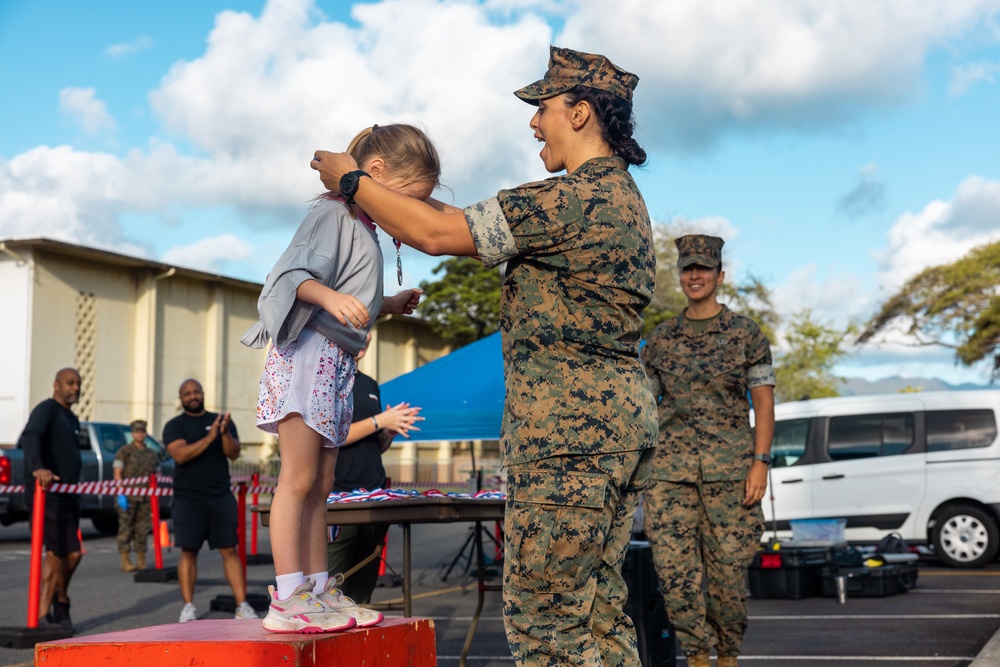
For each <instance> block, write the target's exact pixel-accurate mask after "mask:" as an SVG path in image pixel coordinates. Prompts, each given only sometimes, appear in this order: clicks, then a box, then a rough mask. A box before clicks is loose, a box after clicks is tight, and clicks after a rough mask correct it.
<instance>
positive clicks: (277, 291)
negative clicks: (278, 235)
mask: <svg viewBox="0 0 1000 667" xmlns="http://www.w3.org/2000/svg"><path fill="white" fill-rule="evenodd" d="M306 280H316V281H317V282H319V283H321V284H323V285H326V286H327V287H329V288H330V289H332V290H336V291H337V292H341V293H344V294H350V295H351V296H353V297H355V298H356V299H357V300H358V301H360V302H361V303H362V304H364V306H365V308H367V309H368V314H369V315H370V319H369V323H372V322H374V321H375V318H377V317H378V314H379V311H381V309H382V287H383V285H382V248H381V246H379V243H378V237H377V235H376V233H375V231H374V230H372V229H369V228H368V227H367V226H366V225H365V223H364V222H362V221H361V220H357V219H355V218H353V217H352V216H351V214H350V212H349V211H348V209H347V206H346V205H345V204H344V203H343V202H342V201H340V200H338V199H320V200H318V201H317V202H316V203H315V204H314V205H313V207H312V209H310V211H309V213H308V214H307V215H306V218H305V220H303V221H302V224H300V225H299V228H298V229H297V230H296V232H295V236H293V237H292V241H291V243H289V244H288V249H287V250H285V252H284V253H282V255H281V257H280V258H278V262H277V263H276V264H275V265H274V268H273V269H271V273H269V274H268V276H267V280H266V281H265V282H264V289H263V290H261V293H260V298H259V299H258V300H257V312H258V313H259V314H260V321H258V322H257V324H255V325H254V326H253V327H251V328H250V330H249V331H247V332H246V334H244V336H243V338H242V339H240V342H242V343H243V344H244V345H246V346H248V347H254V348H263V347H265V346H266V345H267V341H268V339H271V340H273V341H274V344H275V345H277V346H278V347H284V346H285V345H288V344H289V343H291V342H292V341H294V340H295V339H296V338H297V337H298V335H299V334H300V333H302V329H303V328H304V327H306V326H308V327H309V328H311V329H314V330H316V331H317V332H318V333H320V334H322V335H323V336H325V337H326V338H327V339H329V340H330V341H332V342H334V343H336V344H337V345H339V346H340V347H342V348H343V349H344V350H346V351H347V352H348V353H349V354H351V355H352V356H357V355H358V354H359V353H360V352H361V350H362V349H364V347H365V338H366V337H367V334H368V329H369V328H370V325H369V326H368V327H362V328H355V327H354V326H352V325H344V324H341V323H340V322H339V321H337V319H336V318H335V317H333V316H332V315H330V314H329V313H328V312H326V311H325V310H323V309H322V308H320V307H319V306H317V305H315V304H312V303H307V302H305V301H301V300H299V299H297V298H296V297H295V293H296V290H297V289H298V287H299V285H301V284H302V283H303V282H305V281H306Z"/></svg>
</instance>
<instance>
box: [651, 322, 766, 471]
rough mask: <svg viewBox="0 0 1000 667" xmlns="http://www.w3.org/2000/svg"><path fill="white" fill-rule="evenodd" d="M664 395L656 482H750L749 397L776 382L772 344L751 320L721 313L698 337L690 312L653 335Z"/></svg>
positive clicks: (659, 391)
mask: <svg viewBox="0 0 1000 667" xmlns="http://www.w3.org/2000/svg"><path fill="white" fill-rule="evenodd" d="M642 361H643V364H644V365H645V368H646V373H647V374H648V375H649V378H650V388H651V389H652V391H653V393H655V394H656V395H657V396H659V397H661V398H660V400H659V407H658V412H659V417H660V437H659V440H658V442H657V446H656V458H655V459H654V467H653V476H652V478H653V479H657V480H667V481H674V482H694V481H697V480H698V476H699V471H700V474H701V479H703V480H704V481H706V482H713V481H721V480H741V479H745V478H746V476H747V472H748V471H749V469H750V465H751V463H752V461H753V447H754V444H753V435H752V433H751V430H750V401H749V399H748V397H747V392H748V391H749V390H751V389H753V388H754V387H759V386H763V385H772V386H773V385H774V384H775V380H774V370H773V369H772V368H771V346H770V344H769V343H768V341H767V338H766V337H765V336H764V334H763V332H761V330H760V327H758V326H757V323H756V322H754V321H753V320H751V319H750V318H749V317H746V316H744V315H739V314H737V313H734V312H732V311H731V310H729V309H728V308H726V307H725V306H723V307H722V312H721V313H719V315H718V316H717V317H715V318H714V319H713V320H712V321H711V323H709V324H708V326H707V327H706V328H705V330H704V331H702V332H701V333H700V334H699V333H695V331H694V329H693V328H692V327H691V325H690V324H689V323H688V321H687V319H686V318H685V317H684V314H683V313H681V314H680V315H678V316H677V317H675V318H674V319H672V320H669V321H667V322H664V323H663V324H661V325H660V326H658V327H656V329H654V330H653V332H652V333H651V334H650V336H649V339H648V340H647V342H646V345H645V347H643V349H642Z"/></svg>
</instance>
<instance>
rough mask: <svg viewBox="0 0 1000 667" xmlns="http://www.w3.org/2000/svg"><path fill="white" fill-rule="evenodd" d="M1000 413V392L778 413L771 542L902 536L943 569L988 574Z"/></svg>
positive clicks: (837, 402) (917, 396) (998, 539)
mask: <svg viewBox="0 0 1000 667" xmlns="http://www.w3.org/2000/svg"><path fill="white" fill-rule="evenodd" d="M998 413H1000V390H982V391H952V392H928V393H914V394H890V395H880V396H852V397H844V398H825V399H818V400H813V401H798V402H791V403H781V404H778V405H777V406H775V417H776V425H775V434H774V444H773V446H772V447H771V456H772V458H773V464H772V467H771V471H770V484H769V487H770V488H769V490H768V491H769V492H768V495H765V496H764V502H763V507H764V516H765V517H766V519H767V532H766V533H765V536H768V537H769V536H771V534H772V533H771V531H772V530H777V531H782V532H783V531H787V530H788V529H789V524H788V521H789V520H791V519H847V526H846V531H845V536H846V538H847V540H848V541H850V542H875V541H877V540H879V539H880V538H882V537H883V536H885V535H886V534H888V533H891V532H898V533H900V534H901V535H902V536H903V538H904V539H905V540H907V541H908V542H912V543H918V544H920V543H925V544H933V545H934V549H935V551H936V553H937V555H938V557H939V558H940V559H941V560H942V561H943V562H944V563H945V564H948V565H951V566H953V567H979V566H982V565H984V564H985V563H987V562H989V561H991V560H993V559H994V558H996V556H997V552H998V547H1000V531H998V524H1000V438H998V437H997V419H998V417H997V415H998ZM780 534H781V533H779V535H780Z"/></svg>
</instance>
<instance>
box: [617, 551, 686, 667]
mask: <svg viewBox="0 0 1000 667" xmlns="http://www.w3.org/2000/svg"><path fill="white" fill-rule="evenodd" d="M622 576H623V577H624V578H625V583H626V584H627V585H628V601H627V602H626V603H625V613H626V614H628V616H629V618H631V619H632V623H633V624H634V625H635V633H636V636H637V639H638V645H639V660H640V661H641V662H642V665H643V667H675V666H676V665H677V639H676V637H674V626H672V625H671V624H670V619H669V618H667V610H666V608H665V607H664V606H663V594H662V593H661V592H660V584H659V581H658V579H657V576H656V569H655V568H654V567H653V552H652V550H651V549H650V548H649V542H640V541H632V542H629V548H628V552H627V553H626V554H625V564H624V565H623V566H622Z"/></svg>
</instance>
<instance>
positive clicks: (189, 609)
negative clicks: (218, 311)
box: [163, 379, 257, 623]
mask: <svg viewBox="0 0 1000 667" xmlns="http://www.w3.org/2000/svg"><path fill="white" fill-rule="evenodd" d="M180 400H181V407H182V408H183V410H184V411H183V412H182V413H181V414H179V415H177V416H176V417H174V418H173V419H171V420H170V421H169V422H167V424H166V426H164V427H163V442H164V443H166V445H167V453H169V454H170V456H172V457H173V458H174V461H176V463H177V466H176V468H175V469H174V505H173V510H172V513H173V520H174V531H175V541H176V543H177V546H179V547H180V548H181V557H180V561H179V562H178V564H177V579H178V581H179V583H180V587H181V597H182V598H184V607H183V609H182V610H181V614H180V619H179V620H180V622H181V623H184V622H186V621H193V620H195V619H196V618H197V617H198V612H197V609H195V606H194V582H195V579H197V576H198V551H199V550H200V549H201V545H202V543H203V542H204V541H205V540H208V547H209V548H210V549H218V550H219V555H221V556H222V567H223V571H224V572H225V575H226V580H227V581H228V582H229V587H230V588H232V589H233V599H234V600H235V601H236V603H237V606H236V618H257V615H256V614H255V613H254V611H253V608H252V607H250V605H249V604H247V597H246V582H245V581H243V566H242V563H240V559H239V556H237V554H236V546H237V544H238V543H239V537H238V535H237V533H236V526H237V519H238V514H237V507H236V498H234V497H233V494H232V492H231V491H230V488H229V462H228V460H227V459H235V458H236V457H238V456H239V455H240V441H239V436H238V435H237V432H236V426H235V425H234V424H232V423H231V422H230V421H229V413H228V412H227V413H226V414H224V415H217V414H214V413H212V412H206V411H205V393H204V392H203V391H202V388H201V383H200V382H198V381H197V380H191V379H188V380H185V381H184V382H183V383H181V387H180Z"/></svg>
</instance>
